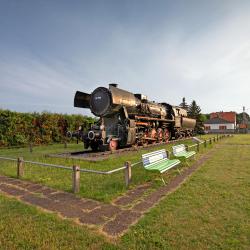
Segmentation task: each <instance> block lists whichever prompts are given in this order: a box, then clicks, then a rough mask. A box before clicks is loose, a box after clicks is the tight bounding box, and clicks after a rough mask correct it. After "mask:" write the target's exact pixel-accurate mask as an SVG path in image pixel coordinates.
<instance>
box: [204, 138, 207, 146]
mask: <svg viewBox="0 0 250 250" xmlns="http://www.w3.org/2000/svg"><path fill="white" fill-rule="evenodd" d="M206 147H207V140H205V141H204V148H206Z"/></svg>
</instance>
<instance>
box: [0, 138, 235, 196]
mask: <svg viewBox="0 0 250 250" xmlns="http://www.w3.org/2000/svg"><path fill="white" fill-rule="evenodd" d="M226 136H231V135H217V137H212V138H209V139H206V140H203V141H201V142H199V141H198V142H197V143H196V144H193V145H186V148H187V150H189V149H190V148H193V147H196V148H197V151H199V149H200V145H202V144H204V147H207V143H208V142H209V143H210V144H212V141H214V142H216V140H217V141H218V140H219V139H222V138H224V137H226ZM171 154H172V153H171V152H168V155H171ZM0 160H7V161H15V162H17V177H18V178H22V177H23V176H24V164H25V163H29V164H32V165H37V166H42V167H52V168H58V169H65V170H70V171H72V190H73V192H74V193H78V192H79V190H80V172H82V173H93V174H101V175H111V174H113V173H116V172H119V171H122V170H124V179H125V185H126V187H128V186H129V184H130V182H131V176H132V170H131V168H132V167H134V166H137V165H139V164H141V163H142V161H138V162H135V163H133V164H131V162H129V161H126V162H125V163H124V166H122V167H119V168H116V169H112V170H109V171H100V170H93V169H84V168H80V167H79V166H76V165H74V166H72V167H69V166H63V165H56V164H50V163H42V162H35V161H28V160H24V159H23V158H22V157H19V158H17V159H16V158H11V157H4V156H0Z"/></svg>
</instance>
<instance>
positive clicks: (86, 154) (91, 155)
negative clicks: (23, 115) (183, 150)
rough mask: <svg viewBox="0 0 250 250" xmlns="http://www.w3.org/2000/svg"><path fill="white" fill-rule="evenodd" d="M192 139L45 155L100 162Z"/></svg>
mask: <svg viewBox="0 0 250 250" xmlns="http://www.w3.org/2000/svg"><path fill="white" fill-rule="evenodd" d="M191 138H192V137H185V138H181V139H177V140H171V141H168V142H158V143H153V144H147V145H144V146H132V147H126V148H121V149H117V150H115V151H104V152H93V151H91V150H85V151H77V152H67V153H60V154H49V155H46V156H47V157H56V158H58V157H59V158H73V159H84V160H90V161H100V160H103V159H106V158H108V156H110V155H119V154H122V153H126V152H133V151H138V150H140V149H147V148H154V147H158V146H161V145H167V144H174V143H176V142H180V141H185V140H188V139H191Z"/></svg>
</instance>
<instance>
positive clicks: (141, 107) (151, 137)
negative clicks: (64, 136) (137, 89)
mask: <svg viewBox="0 0 250 250" xmlns="http://www.w3.org/2000/svg"><path fill="white" fill-rule="evenodd" d="M74 106H75V107H79V108H88V109H90V110H91V112H92V113H93V114H94V115H95V116H97V117H100V119H99V120H98V122H97V123H96V124H93V125H92V126H91V128H90V130H89V131H86V132H84V131H83V128H81V127H80V128H79V130H78V131H76V132H74V133H73V134H72V135H73V136H75V137H78V138H80V139H82V140H83V142H84V146H85V148H89V147H91V148H92V150H94V151H97V150H101V151H104V150H116V149H117V148H122V147H126V146H131V145H145V144H148V143H156V142H164V141H165V142H167V141H168V140H170V139H173V138H175V139H177V138H182V137H187V136H191V135H192V133H193V130H194V127H195V124H196V120H194V119H191V118H188V117H187V111H186V110H185V109H183V108H180V107H177V106H172V105H170V104H168V103H155V102H151V101H148V100H147V97H146V96H144V95H142V94H133V93H130V92H128V91H125V90H122V89H119V88H117V84H109V88H104V87H99V88H97V89H95V90H94V91H93V92H92V93H91V94H87V93H83V92H80V91H77V92H76V94H75V99H74Z"/></svg>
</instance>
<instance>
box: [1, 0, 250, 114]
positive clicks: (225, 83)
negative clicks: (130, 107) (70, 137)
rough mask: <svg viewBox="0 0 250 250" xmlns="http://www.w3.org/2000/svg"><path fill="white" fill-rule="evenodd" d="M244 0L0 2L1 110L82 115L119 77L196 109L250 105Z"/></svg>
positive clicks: (248, 5) (249, 4) (249, 28)
mask: <svg viewBox="0 0 250 250" xmlns="http://www.w3.org/2000/svg"><path fill="white" fill-rule="evenodd" d="M249 13H250V1H248V0H246V1H243V0H238V1H230V0H227V1H224V0H217V1H214V0H210V1H207V0H196V1H192V0H188V1H186V0H183V1H181V0H175V1H167V0H163V1H161V0H152V1H147V0H130V1H126V0H114V1H111V0H100V1H97V0H89V1H85V0H81V1H80V0H72V1H69V0H53V1H51V0H36V1H34V0H22V1H20V0H0V108H3V109H11V110H16V111H22V112H26V111H29V112H33V111H39V112H40V111H50V112H60V113H81V114H85V115H89V114H90V112H89V111H88V110H85V109H79V108H74V107H73V100H74V94H75V91H77V90H80V91H83V92H87V93H91V92H92V91H93V90H94V89H95V88H97V87H99V86H104V87H107V86H108V84H109V83H118V84H119V87H120V88H122V89H125V90H128V91H130V92H132V93H142V94H144V95H147V96H148V99H150V100H154V101H156V102H168V103H170V104H173V105H178V104H180V103H181V100H182V98H183V97H185V98H186V101H187V102H188V103H191V101H192V100H195V101H196V102H197V104H198V105H199V106H200V107H201V109H202V112H203V113H210V112H214V111H222V110H223V111H236V112H241V111H242V107H243V106H245V107H246V110H247V111H248V112H250V98H249V94H250V15H249Z"/></svg>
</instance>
